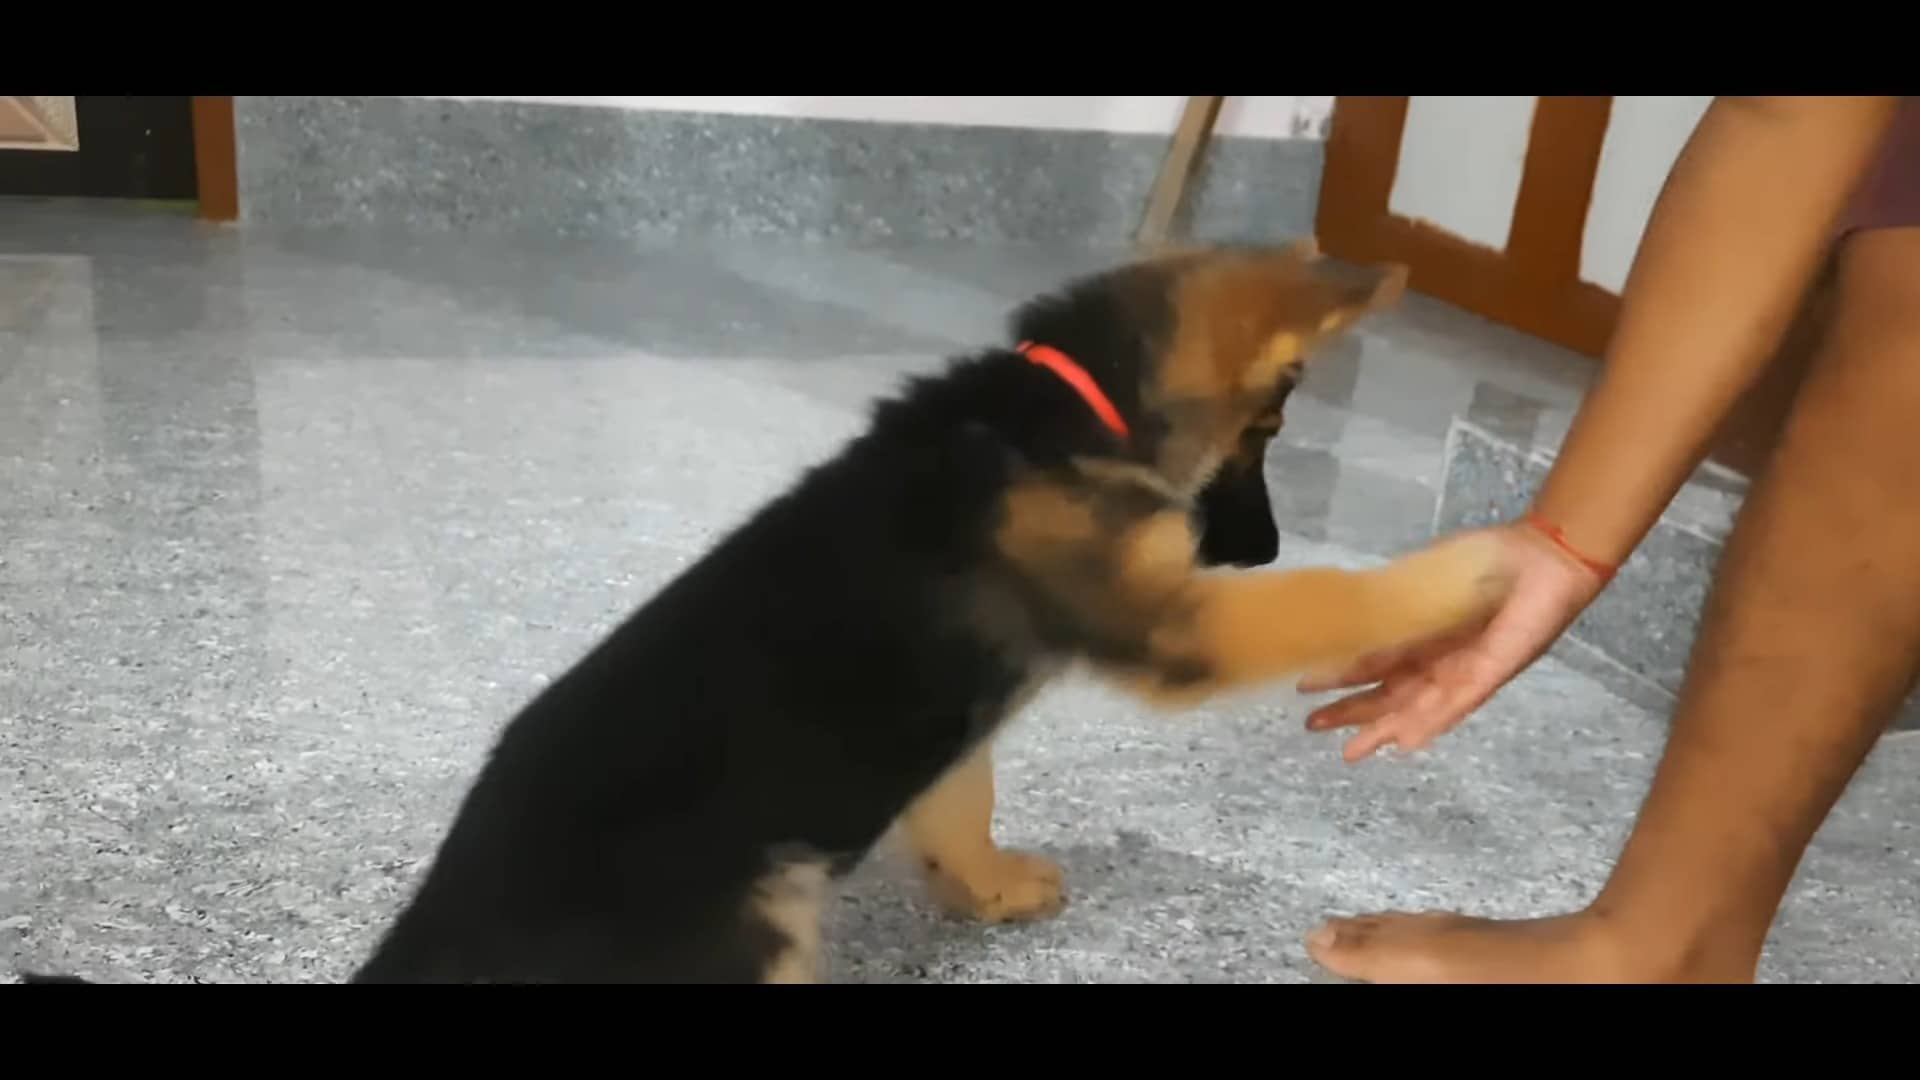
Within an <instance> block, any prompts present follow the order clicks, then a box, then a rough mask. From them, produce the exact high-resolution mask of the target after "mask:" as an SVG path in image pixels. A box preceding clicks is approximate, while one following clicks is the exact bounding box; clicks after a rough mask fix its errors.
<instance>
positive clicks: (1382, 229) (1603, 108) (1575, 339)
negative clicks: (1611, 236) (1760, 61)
mask: <svg viewBox="0 0 1920 1080" xmlns="http://www.w3.org/2000/svg"><path fill="white" fill-rule="evenodd" d="M1612 106H1613V99H1612V98H1610V97H1542V98H1540V99H1539V104H1538V106H1537V108H1536V110H1535V112H1534V118H1533V126H1532V129H1531V141H1530V142H1529V144H1528V147H1527V158H1526V164H1525V171H1524V172H1523V174H1522V178H1521V182H1520V193H1519V196H1518V198H1517V199H1516V200H1515V203H1514V209H1513V230H1512V238H1511V239H1510V240H1509V241H1508V244H1507V248H1506V250H1505V251H1495V250H1493V249H1491V248H1486V247H1482V246H1480V245H1478V244H1474V243H1472V242H1470V241H1467V240H1463V239H1461V238H1460V237H1457V236H1453V235H1451V234H1449V233H1447V232H1445V231H1443V230H1441V229H1438V228H1436V227H1434V226H1431V225H1426V224H1423V223H1421V222H1417V221H1412V220H1409V219H1407V218H1403V217H1399V216H1397V215H1395V214H1394V213H1392V212H1391V211H1390V210H1389V209H1388V199H1389V197H1390V195H1391V193H1392V190H1393V180H1394V174H1395V172H1396V170H1397V169H1398V166H1399V162H1400V137H1401V134H1402V132H1403V130H1404V129H1405V127H1406V121H1407V99H1406V98H1404V97H1340V98H1336V99H1334V108H1333V124H1332V128H1331V130H1330V131H1329V132H1328V136H1327V151H1326V168H1325V172H1324V174H1323V178H1322V181H1321V190H1320V209H1319V214H1318V218H1317V221H1316V223H1315V228H1316V232H1317V233H1318V235H1319V240H1320V246H1321V248H1322V249H1323V250H1325V251H1326V252H1327V253H1328V254H1330V255H1333V256H1335V257H1337V258H1343V259H1350V260H1353V261H1357V262H1380V261H1388V260H1391V261H1398V262H1404V263H1406V264H1408V267H1409V271H1410V272H1409V278H1408V284H1409V285H1410V286H1411V287H1412V288H1415V289H1418V290H1419V291H1421V292H1424V293H1427V294H1428V295H1430V296H1434V297H1437V298H1439V299H1441V300H1445V301H1447V302H1449V303H1452V304H1456V305H1458V306H1460V307H1463V308H1465V309H1467V310H1469V311H1472V312H1474V313H1476V314H1479V315H1484V316H1486V317H1487V318H1490V319H1493V320H1494V321H1496V322H1500V323H1505V324H1506V325H1508V326H1511V327H1514V328H1515V329H1518V330H1522V331H1525V332H1527V333H1530V334H1534V335H1537V336H1539V337H1542V338H1545V339H1547V340H1548V341H1552V342H1555V343H1557V344H1560V345H1564V346H1566V347H1567V348H1570V349H1574V350H1576V351H1578V352H1582V353H1586V354H1588V355H1590V356H1596V357H1597V356H1599V355H1600V354H1601V352H1602V351H1604V349H1605V348H1606V343H1607V338H1608V337H1609V336H1610V335H1611V334H1612V332H1613V324H1614V320H1615V318H1616V317H1617V315H1618V312H1619V306H1620V301H1619V297H1617V296H1616V295H1614V294H1613V293H1612V292H1610V291H1608V290H1607V289H1604V288H1602V287H1600V286H1598V285H1594V284H1591V283H1589V282H1584V281H1581V280H1580V247H1581V238H1582V234H1583V233H1584V231H1585V228H1586V217H1587V205H1588V203H1589V202H1590V201H1591V200H1592V197H1593V178H1594V173H1595V172H1596V171H1597V169H1598V166H1599V162H1600V148H1601V146H1602V144H1603V141H1604V139H1605V137H1606V131H1607V121H1608V118H1609V115H1610V114H1611V111H1612Z"/></svg>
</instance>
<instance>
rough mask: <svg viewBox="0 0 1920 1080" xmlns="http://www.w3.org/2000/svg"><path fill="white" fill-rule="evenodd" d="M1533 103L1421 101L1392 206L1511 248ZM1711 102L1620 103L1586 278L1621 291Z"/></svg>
mask: <svg viewBox="0 0 1920 1080" xmlns="http://www.w3.org/2000/svg"><path fill="white" fill-rule="evenodd" d="M1538 100H1539V99H1538V98H1532V97H1419V96H1416V97H1413V98H1411V99H1409V101H1408V102H1407V123H1406V128H1405V130H1404V132H1403V133H1402V135H1401V141H1400V168H1399V171H1398V172H1397V173H1396V174H1395V175H1394V178H1393V191H1392V194H1391V196H1390V197H1389V199H1388V206H1389V208H1390V209H1391V210H1392V212H1393V213H1395V214H1398V215H1400V216H1402V217H1407V218H1412V219H1414V220H1417V221H1423V222H1426V223H1428V224H1430V225H1433V226H1435V227H1436V228H1439V229H1443V230H1445V231H1447V232H1449V233H1452V234H1453V235H1455V236H1458V237H1460V238H1462V239H1464V240H1468V241H1471V242H1473V243H1476V244H1480V245H1483V246H1485V247H1489V248H1492V249H1494V250H1496V251H1499V250H1504V249H1505V248H1506V245H1507V240H1508V237H1509V235H1510V233H1511V231H1512V225H1513V206H1514V203H1515V201H1516V200H1517V199H1518V198H1519V195H1520V180H1521V177H1522V175H1523V174H1524V173H1525V171H1526V156H1527V144H1528V139H1529V134H1530V132H1531V129H1532V126H1533V112H1534V106H1535V105H1536V103H1537V102H1538ZM1712 100H1713V99H1712V98H1711V97H1616V98H1614V99H1613V111H1612V116H1611V119H1610V120H1609V121H1608V124H1607V133H1606V139H1605V142H1604V143H1603V144H1602V147H1601V151H1600V164H1599V168H1598V171H1597V172H1596V173H1595V175H1594V182H1593V201H1592V204H1591V206H1590V207H1589V208H1588V210H1587V221H1586V226H1585V234H1584V238H1583V240H1582V246H1581V252H1580V277H1581V279H1582V280H1585V281H1589V282H1592V283H1593V284H1595V285H1599V286H1601V287H1602V288H1605V289H1609V290H1611V291H1613V292H1616V293H1618V292H1619V291H1620V290H1621V289H1622V288H1624V287H1625V285H1626V281H1627V271H1628V270H1629V269H1630V268H1631V267H1632V265H1633V257H1634V254H1635V253H1636V252H1637V251H1639V248H1640V237H1641V235H1642V234H1643V233H1644V232H1645V231H1646V227H1647V217H1648V216H1649V215H1650V214H1651V213H1652V212H1653V204H1654V200H1655V199H1657V198H1659V195H1660V188H1661V186H1662V185H1663V184H1665V183H1666V179H1667V171H1668V170H1669V169H1671V168H1672V167H1673V163H1674V161H1675V159H1677V158H1678V157H1679V156H1680V149H1681V147H1683V146H1685V145H1686V141H1687V138H1688V136H1690V135H1692V134H1693V129H1694V126H1695V125H1696V124H1698V123H1699V122H1700V116H1701V114H1702V113H1703V112H1705V111H1706V108H1707V105H1708V103H1709V102H1711V101H1712Z"/></svg>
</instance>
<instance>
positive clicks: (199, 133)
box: [193, 97, 240, 221]
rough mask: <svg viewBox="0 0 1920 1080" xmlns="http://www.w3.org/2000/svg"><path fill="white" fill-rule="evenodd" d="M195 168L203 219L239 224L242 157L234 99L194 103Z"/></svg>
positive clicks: (213, 99)
mask: <svg viewBox="0 0 1920 1080" xmlns="http://www.w3.org/2000/svg"><path fill="white" fill-rule="evenodd" d="M193 164H194V173H195V181H196V185H197V187H198V188H199V200H200V217H201V219H202V220H205V221H238V220H239V219H240V155H239V139H238V136H237V135H236V133H235V129H234V117H233V99H232V98H230V97H196V98H194V99H193Z"/></svg>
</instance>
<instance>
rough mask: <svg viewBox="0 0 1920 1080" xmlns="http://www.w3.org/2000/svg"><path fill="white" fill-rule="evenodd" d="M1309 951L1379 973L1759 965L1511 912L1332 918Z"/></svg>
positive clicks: (1456, 974) (1448, 976) (1708, 971)
mask: <svg viewBox="0 0 1920 1080" xmlns="http://www.w3.org/2000/svg"><path fill="white" fill-rule="evenodd" d="M1307 953H1308V955H1310V956H1312V957H1313V959H1314V961H1315V962H1316V963H1318V964H1320V965H1321V966H1322V967H1324V968H1326V969H1327V970H1329V971H1331V972H1333V973H1334V974H1336V975H1340V976H1343V977H1345V978H1349V979H1357V980H1360V981H1362V982H1375V983H1656V982H1751V981H1752V980H1753V974H1754V971H1753V965H1752V964H1750V963H1749V964H1746V965H1745V966H1744V969H1743V966H1742V965H1741V964H1738V963H1734V964H1706V963H1700V962H1692V963H1674V964H1669V963H1666V962H1664V959H1663V958H1661V957H1659V956H1658V954H1654V953H1652V952H1650V951H1647V950H1635V949H1631V948H1628V947H1626V946H1625V945H1624V942H1623V941H1622V939H1621V937H1620V935H1618V934H1616V933H1613V932H1610V929H1609V927H1608V926H1607V924H1605V923H1603V922H1601V921H1600V920H1599V919H1598V918H1597V917H1595V916H1592V915H1586V914H1580V915H1563V916H1559V917H1557V918H1550V919H1527V920H1520V921H1513V922H1503V921H1500V920H1495V919H1476V918H1471V917H1469V916H1465V915H1454V914H1450V913H1445V912H1422V913H1417V914H1405V913H1400V912H1393V913H1390V914H1384V915H1363V916H1360V917H1358V918H1352V919H1331V920H1328V921H1327V922H1326V923H1325V924H1323V925H1322V926H1321V927H1320V928H1319V929H1317V930H1315V931H1314V932H1313V933H1312V934H1311V935H1309V936H1308V938H1307Z"/></svg>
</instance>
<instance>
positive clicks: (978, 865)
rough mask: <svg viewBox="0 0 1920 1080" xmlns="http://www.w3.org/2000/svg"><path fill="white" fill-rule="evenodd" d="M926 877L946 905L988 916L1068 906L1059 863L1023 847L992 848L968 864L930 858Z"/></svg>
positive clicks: (1011, 916)
mask: <svg viewBox="0 0 1920 1080" xmlns="http://www.w3.org/2000/svg"><path fill="white" fill-rule="evenodd" d="M960 870H964V873H959V872H955V871H960ZM927 883H928V886H929V888H930V891H931V892H932V893H933V895H934V898H935V899H936V900H938V901H939V902H940V904H941V906H943V907H945V908H946V909H947V910H949V911H951V912H953V913H955V914H957V915H963V916H967V917H970V918H975V919H981V920H984V921H986V922H1013V921H1020V920H1028V919H1044V918H1047V917H1049V916H1052V915H1055V914H1058V913H1059V912H1060V910H1061V909H1062V908H1063V907H1065V906H1066V878H1065V876H1064V875H1062V874H1061V873H1060V868H1059V867H1058V866H1055V865H1054V864H1053V863H1052V862H1051V861H1049V860H1047V859H1045V858H1042V857H1041V856H1038V855H1030V854H1028V853H1026V852H1024V851H1005V850H1001V849H999V848H993V849H990V851H989V853H988V854H986V855H984V856H982V857H980V858H979V859H978V860H977V861H972V862H969V863H968V864H967V865H966V866H965V867H964V868H961V867H953V868H949V867H945V866H936V865H932V864H929V865H928V866H927Z"/></svg>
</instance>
